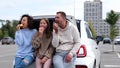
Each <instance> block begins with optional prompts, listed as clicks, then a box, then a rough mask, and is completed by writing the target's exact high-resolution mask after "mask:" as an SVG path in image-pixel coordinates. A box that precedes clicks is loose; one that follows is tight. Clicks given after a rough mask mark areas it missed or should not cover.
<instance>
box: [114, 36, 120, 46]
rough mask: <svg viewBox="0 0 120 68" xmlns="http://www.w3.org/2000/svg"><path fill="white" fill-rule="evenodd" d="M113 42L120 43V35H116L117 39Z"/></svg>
mask: <svg viewBox="0 0 120 68" xmlns="http://www.w3.org/2000/svg"><path fill="white" fill-rule="evenodd" d="M113 43H114V44H115V45H117V44H120V36H116V37H115V39H114V41H113Z"/></svg>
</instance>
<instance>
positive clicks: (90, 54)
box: [75, 21, 100, 68]
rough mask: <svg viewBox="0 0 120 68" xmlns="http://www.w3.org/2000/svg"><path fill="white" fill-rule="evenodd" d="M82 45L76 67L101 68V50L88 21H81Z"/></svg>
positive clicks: (77, 54)
mask: <svg viewBox="0 0 120 68" xmlns="http://www.w3.org/2000/svg"><path fill="white" fill-rule="evenodd" d="M80 35H81V45H80V48H79V50H78V51H77V53H76V56H77V58H76V60H75V68H100V50H99V46H98V45H97V43H96V40H94V39H93V35H92V33H91V30H90V28H89V26H88V23H87V22H84V21H81V22H80Z"/></svg>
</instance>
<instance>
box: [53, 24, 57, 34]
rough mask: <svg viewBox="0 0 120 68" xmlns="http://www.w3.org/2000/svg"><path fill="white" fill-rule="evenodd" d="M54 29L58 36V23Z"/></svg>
mask: <svg viewBox="0 0 120 68" xmlns="http://www.w3.org/2000/svg"><path fill="white" fill-rule="evenodd" d="M53 29H54V30H55V33H56V34H57V33H58V24H57V23H54V24H53Z"/></svg>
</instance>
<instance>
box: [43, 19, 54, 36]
mask: <svg viewBox="0 0 120 68" xmlns="http://www.w3.org/2000/svg"><path fill="white" fill-rule="evenodd" d="M41 20H45V22H46V23H47V28H46V29H45V34H46V38H50V37H51V36H52V32H51V30H50V22H49V20H48V19H47V18H42V19H41Z"/></svg>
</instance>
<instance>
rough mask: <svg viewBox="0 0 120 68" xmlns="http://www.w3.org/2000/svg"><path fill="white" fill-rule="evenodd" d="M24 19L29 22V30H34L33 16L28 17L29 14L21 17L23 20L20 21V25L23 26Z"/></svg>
mask: <svg viewBox="0 0 120 68" xmlns="http://www.w3.org/2000/svg"><path fill="white" fill-rule="evenodd" d="M23 17H27V20H28V22H27V23H28V28H29V29H34V26H33V18H32V17H31V16H29V15H27V14H24V15H22V17H21V19H20V21H19V24H21V21H22V19H23Z"/></svg>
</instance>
